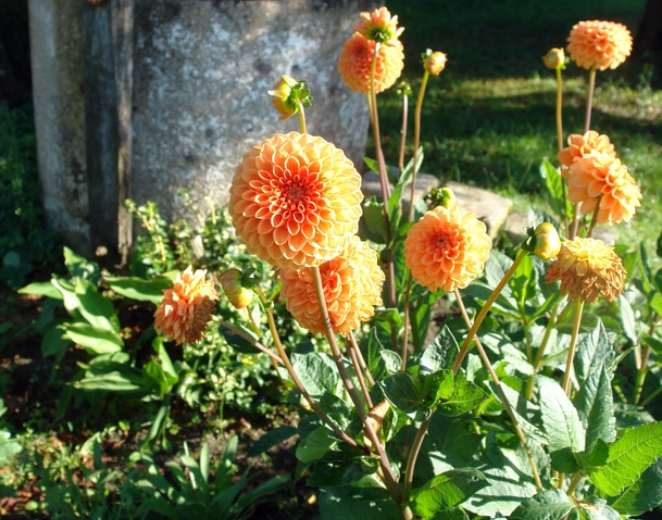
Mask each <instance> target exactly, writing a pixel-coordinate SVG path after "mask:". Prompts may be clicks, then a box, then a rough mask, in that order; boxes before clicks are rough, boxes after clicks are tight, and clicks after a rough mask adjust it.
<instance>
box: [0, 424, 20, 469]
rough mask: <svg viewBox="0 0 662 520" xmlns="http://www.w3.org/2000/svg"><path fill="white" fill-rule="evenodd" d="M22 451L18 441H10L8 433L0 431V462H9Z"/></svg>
mask: <svg viewBox="0 0 662 520" xmlns="http://www.w3.org/2000/svg"><path fill="white" fill-rule="evenodd" d="M22 449H23V448H22V446H21V444H20V443H19V442H18V441H15V440H12V438H11V434H10V433H9V432H8V431H2V430H0V462H9V460H10V459H11V458H12V457H13V456H14V455H16V454H17V453H19V452H20V451H21V450H22Z"/></svg>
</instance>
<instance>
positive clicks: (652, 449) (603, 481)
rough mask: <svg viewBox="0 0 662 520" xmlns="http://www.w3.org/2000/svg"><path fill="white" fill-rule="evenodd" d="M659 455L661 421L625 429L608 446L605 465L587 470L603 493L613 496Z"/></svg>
mask: <svg viewBox="0 0 662 520" xmlns="http://www.w3.org/2000/svg"><path fill="white" fill-rule="evenodd" d="M660 455H662V422H654V423H650V424H644V425H643V426H638V427H636V428H631V429H629V430H625V433H624V434H623V436H622V437H621V438H620V439H618V440H617V441H616V442H615V443H613V444H611V445H610V446H609V457H608V459H607V462H606V464H605V465H604V466H601V467H599V468H597V469H596V470H594V471H591V472H589V478H590V479H591V481H592V482H593V483H594V484H595V486H596V487H597V488H598V489H599V490H600V491H602V492H603V493H604V494H606V495H609V496H614V495H616V494H618V493H620V492H621V491H622V490H623V489H624V488H625V487H627V486H629V485H630V484H632V483H633V482H635V481H636V480H637V479H639V477H640V475H641V473H643V472H644V471H645V470H646V469H648V467H650V466H651V465H652V464H653V463H654V462H655V461H656V460H657V459H658V457H660Z"/></svg>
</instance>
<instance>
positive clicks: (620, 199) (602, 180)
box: [568, 151, 641, 224]
mask: <svg viewBox="0 0 662 520" xmlns="http://www.w3.org/2000/svg"><path fill="white" fill-rule="evenodd" d="M640 199H641V190H640V189H639V186H637V183H636V182H635V180H634V179H633V178H632V176H631V175H630V174H629V172H628V169H627V167H626V166H625V165H624V164H622V163H621V161H620V160H618V159H616V158H615V157H614V156H613V155H610V154H609V153H605V152H598V151H592V152H591V153H590V154H589V155H586V156H583V157H579V158H577V159H575V161H574V162H573V163H572V164H571V165H570V175H569V177H568V200H570V202H573V203H575V204H576V203H579V202H581V203H582V206H581V212H582V213H583V214H584V215H588V214H591V213H594V212H596V211H597V213H596V217H597V220H596V222H597V223H598V224H605V223H606V224H616V223H618V222H621V221H623V220H625V221H629V220H630V219H631V218H632V216H633V215H634V213H635V211H636V208H638V207H639V206H641V203H640V202H639V200H640Z"/></svg>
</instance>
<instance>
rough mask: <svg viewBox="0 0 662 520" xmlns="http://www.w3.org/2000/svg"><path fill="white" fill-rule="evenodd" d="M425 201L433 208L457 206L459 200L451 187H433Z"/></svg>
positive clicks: (429, 207)
mask: <svg viewBox="0 0 662 520" xmlns="http://www.w3.org/2000/svg"><path fill="white" fill-rule="evenodd" d="M425 202H426V204H427V205H428V209H429V210H431V209H434V208H436V207H438V206H443V207H444V208H450V207H452V206H455V204H456V203H457V200H456V199H455V193H453V190H451V189H450V188H432V190H430V193H428V194H427V195H426V196H425Z"/></svg>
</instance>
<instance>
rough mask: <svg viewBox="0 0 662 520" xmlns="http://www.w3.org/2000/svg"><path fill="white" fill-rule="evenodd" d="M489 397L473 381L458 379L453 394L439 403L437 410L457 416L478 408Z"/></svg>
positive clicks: (450, 415) (443, 413) (448, 415)
mask: <svg viewBox="0 0 662 520" xmlns="http://www.w3.org/2000/svg"><path fill="white" fill-rule="evenodd" d="M486 398H487V394H486V393H485V392H484V391H483V390H481V388H480V387H478V386H476V385H475V384H474V383H472V382H471V381H456V382H455V385H454V386H453V395H452V396H451V397H450V399H448V400H447V401H445V402H443V403H441V404H439V406H438V407H437V410H438V412H439V413H440V414H442V415H445V416H446V417H457V416H459V415H462V414H465V413H468V412H470V411H471V410H473V409H474V408H476V406H478V405H479V404H480V403H482V402H483V401H484V400H485V399H486Z"/></svg>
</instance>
